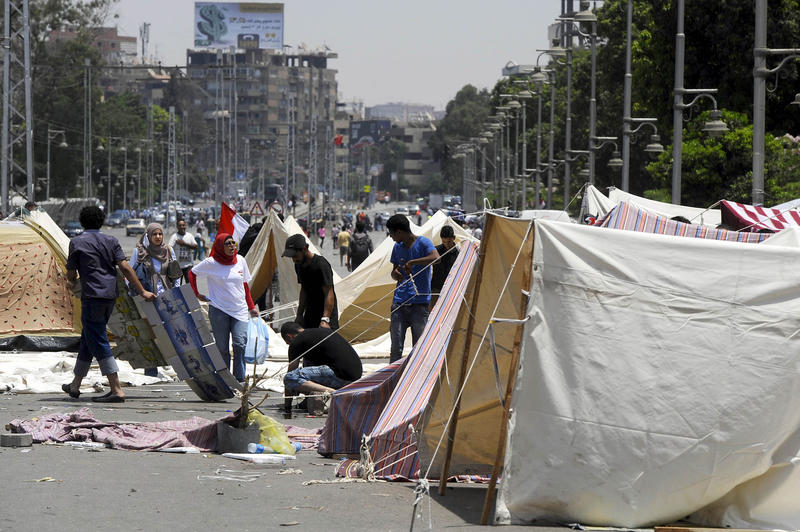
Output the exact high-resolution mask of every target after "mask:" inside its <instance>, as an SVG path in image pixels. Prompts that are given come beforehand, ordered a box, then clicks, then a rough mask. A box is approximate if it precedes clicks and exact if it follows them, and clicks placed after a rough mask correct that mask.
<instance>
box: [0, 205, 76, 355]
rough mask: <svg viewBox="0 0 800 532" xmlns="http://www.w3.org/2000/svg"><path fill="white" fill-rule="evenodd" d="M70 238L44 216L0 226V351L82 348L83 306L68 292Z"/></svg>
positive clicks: (38, 214)
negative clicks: (81, 310) (78, 345)
mask: <svg viewBox="0 0 800 532" xmlns="http://www.w3.org/2000/svg"><path fill="white" fill-rule="evenodd" d="M68 252H69V238H67V236H66V235H65V234H64V233H63V232H62V231H61V229H59V228H58V226H57V225H56V224H55V223H54V222H53V220H52V219H51V218H50V216H48V215H47V213H45V212H43V211H34V212H32V213H30V214H25V215H24V216H23V217H22V219H21V220H7V221H3V222H0V258H2V260H0V309H2V314H3V315H2V319H0V339H1V340H0V345H2V346H3V347H4V348H17V349H28V350H33V349H43V350H62V349H65V348H69V347H74V346H75V345H77V340H78V338H77V337H79V336H80V334H81V324H80V302H79V301H78V299H77V298H76V297H74V295H73V294H72V293H71V292H70V290H69V288H67V282H66V262H67V254H68Z"/></svg>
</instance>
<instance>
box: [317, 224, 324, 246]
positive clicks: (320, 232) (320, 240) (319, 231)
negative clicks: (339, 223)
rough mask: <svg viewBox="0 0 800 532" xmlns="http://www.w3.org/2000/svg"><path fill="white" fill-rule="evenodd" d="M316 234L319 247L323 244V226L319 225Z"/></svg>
mask: <svg viewBox="0 0 800 532" xmlns="http://www.w3.org/2000/svg"><path fill="white" fill-rule="evenodd" d="M317 234H318V235H319V249H322V247H323V246H324V245H325V226H324V225H321V226H320V227H319V229H318V230H317Z"/></svg>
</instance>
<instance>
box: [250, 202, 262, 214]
mask: <svg viewBox="0 0 800 532" xmlns="http://www.w3.org/2000/svg"><path fill="white" fill-rule="evenodd" d="M250 216H264V209H262V208H261V203H259V202H258V201H256V202H255V203H253V206H252V207H250Z"/></svg>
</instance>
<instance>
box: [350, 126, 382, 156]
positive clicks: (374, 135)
mask: <svg viewBox="0 0 800 532" xmlns="http://www.w3.org/2000/svg"><path fill="white" fill-rule="evenodd" d="M391 129H392V123H391V121H389V120H361V121H358V122H350V148H351V149H353V150H359V149H361V148H363V147H365V146H373V145H375V144H383V143H384V142H386V141H387V140H389V132H390V131H391Z"/></svg>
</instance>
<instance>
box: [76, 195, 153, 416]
mask: <svg viewBox="0 0 800 532" xmlns="http://www.w3.org/2000/svg"><path fill="white" fill-rule="evenodd" d="M104 219H105V215H104V214H103V211H102V210H100V208H99V207H95V206H89V207H84V208H83V209H81V212H80V216H79V220H80V222H81V225H82V226H83V229H84V231H83V233H81V234H80V235H78V236H76V237H74V238H73V239H72V240H70V242H69V256H68V257H67V285H68V286H69V287H70V288H73V287H74V286H75V283H76V281H77V280H78V276H79V275H80V280H81V326H82V328H83V330H82V331H81V342H80V347H79V350H78V359H77V361H76V362H75V368H74V369H73V373H74V374H75V377H74V378H73V379H72V382H71V383H69V384H63V385H62V386H61V389H62V390H63V391H64V392H66V393H67V394H69V396H70V397H73V398H76V399H77V398H78V397H79V396H80V394H81V392H80V389H81V381H83V378H84V377H85V376H86V374H87V373H88V372H89V366H90V365H91V363H92V357H95V358H97V363H98V365H99V366H100V372H101V373H102V374H103V375H105V376H106V377H108V385H109V387H110V388H111V390H110V391H109V392H108V393H107V394H105V395H101V396H99V397H92V401H95V402H98V403H123V402H125V393H124V392H123V391H122V387H121V386H120V383H119V375H118V371H119V369H118V367H117V361H116V360H114V356H113V355H112V354H111V346H110V345H109V343H108V336H107V335H106V325H107V324H108V319H109V318H110V317H111V312H112V311H113V310H114V302H115V300H116V299H117V296H118V295H119V293H118V291H117V275H116V268H117V267H118V268H119V269H120V271H121V272H122V274H123V275H124V276H125V278H126V279H127V280H128V282H129V283H130V286H132V287H133V289H134V290H135V291H136V292H137V293H139V294H140V295H141V296H142V297H144V298H145V300H147V301H153V300H154V299H155V298H156V296H155V294H153V293H152V292H148V291H147V290H145V289H144V288H143V287H142V283H141V282H139V278H138V277H137V276H136V273H135V272H134V271H133V268H131V267H130V265H129V264H128V261H127V260H125V253H123V252H122V247H121V246H120V245H119V241H118V240H117V239H116V238H114V237H113V236H111V235H105V234H103V233H101V232H100V228H101V227H102V226H103V221H104Z"/></svg>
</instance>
